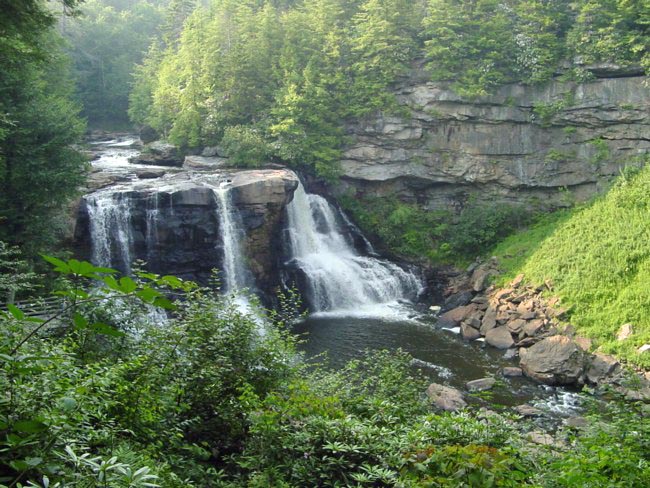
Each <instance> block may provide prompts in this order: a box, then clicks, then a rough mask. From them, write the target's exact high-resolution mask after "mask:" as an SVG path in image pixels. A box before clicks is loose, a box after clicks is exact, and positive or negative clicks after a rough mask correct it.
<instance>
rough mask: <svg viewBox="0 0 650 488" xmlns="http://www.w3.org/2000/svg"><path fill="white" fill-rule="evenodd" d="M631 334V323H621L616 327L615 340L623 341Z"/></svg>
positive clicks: (632, 330) (632, 329)
mask: <svg viewBox="0 0 650 488" xmlns="http://www.w3.org/2000/svg"><path fill="white" fill-rule="evenodd" d="M632 334H634V328H633V327H632V324H623V325H621V328H620V329H618V333H617V334H616V340H618V341H624V340H625V339H627V338H628V337H630V336H631V335H632Z"/></svg>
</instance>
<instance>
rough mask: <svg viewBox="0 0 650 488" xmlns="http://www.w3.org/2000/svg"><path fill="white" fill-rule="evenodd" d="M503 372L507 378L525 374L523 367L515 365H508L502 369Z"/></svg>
mask: <svg viewBox="0 0 650 488" xmlns="http://www.w3.org/2000/svg"><path fill="white" fill-rule="evenodd" d="M501 373H502V374H503V376H505V377H507V378H516V377H517V376H523V374H524V372H523V370H522V369H521V368H516V367H514V366H506V367H505V368H503V369H502V370H501Z"/></svg>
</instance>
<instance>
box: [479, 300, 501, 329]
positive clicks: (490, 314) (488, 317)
mask: <svg viewBox="0 0 650 488" xmlns="http://www.w3.org/2000/svg"><path fill="white" fill-rule="evenodd" d="M496 326H497V311H496V310H495V309H494V308H492V307H488V309H487V310H486V311H485V314H484V315H483V320H482V322H481V329H480V330H481V334H483V335H486V334H487V332H488V330H490V329H494V328H495V327H496Z"/></svg>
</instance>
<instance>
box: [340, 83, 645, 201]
mask: <svg viewBox="0 0 650 488" xmlns="http://www.w3.org/2000/svg"><path fill="white" fill-rule="evenodd" d="M607 74H608V75H612V74H611V73H607ZM618 75H620V76H621V77H611V78H602V79H596V80H595V81H593V82H590V83H583V84H577V83H573V82H565V83H562V82H551V83H548V84H547V85H545V86H524V85H519V84H513V85H507V86H504V87H502V88H501V89H500V90H499V91H498V93H496V94H494V95H491V96H486V97H482V98H479V99H475V100H468V99H463V98H461V97H460V96H458V95H457V94H455V93H454V92H453V91H452V90H451V89H450V88H449V86H448V85H446V84H444V83H437V84H434V83H427V82H419V81H415V79H414V81H411V82H410V83H408V84H405V85H404V86H402V87H401V88H399V89H398V91H397V98H398V100H399V102H400V103H401V104H402V105H403V106H404V107H405V108H406V109H407V111H408V112H410V116H407V117H387V116H378V117H377V118H374V119H367V120H365V121H362V122H359V123H355V124H353V125H350V126H349V127H348V130H349V132H350V134H351V136H352V138H353V143H352V144H351V145H350V146H349V148H348V149H347V150H346V151H345V153H344V156H343V160H342V162H341V164H342V169H343V178H344V181H345V182H346V186H347V188H345V189H346V190H349V189H350V188H352V189H353V190H355V191H357V192H359V193H365V194H370V195H375V196H383V195H398V196H400V198H402V199H404V200H407V201H417V202H418V203H420V204H423V205H424V206H425V207H427V208H429V209H458V208H459V207H462V205H463V204H464V203H465V202H466V201H467V199H468V198H469V197H470V195H475V198H477V200H478V201H479V202H494V201H496V202H506V203H507V202H516V203H524V204H531V205H533V204H540V203H541V204H542V205H545V206H549V207H560V206H564V205H566V204H567V203H569V202H568V200H573V199H577V200H584V199H586V198H589V197H590V196H592V195H594V194H595V193H597V192H599V191H601V190H602V189H604V188H606V187H607V184H608V182H609V181H610V180H611V178H612V177H613V176H616V175H618V174H619V171H620V170H621V168H622V167H624V166H625V165H633V164H640V162H641V161H642V160H643V159H644V158H645V157H647V155H648V154H649V153H650V89H649V88H648V87H646V86H645V85H644V81H646V80H647V79H646V78H644V77H642V76H631V75H630V73H618ZM632 75H633V73H632ZM567 190H568V191H567Z"/></svg>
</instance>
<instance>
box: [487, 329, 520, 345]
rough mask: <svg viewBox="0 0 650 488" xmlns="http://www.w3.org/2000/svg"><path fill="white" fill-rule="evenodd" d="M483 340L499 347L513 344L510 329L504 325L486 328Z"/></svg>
mask: <svg viewBox="0 0 650 488" xmlns="http://www.w3.org/2000/svg"><path fill="white" fill-rule="evenodd" d="M485 342H487V343H488V344H490V345H491V346H494V347H496V348H499V349H508V348H510V347H512V346H514V345H515V341H514V340H513V339H512V335H511V334H510V330H508V327H505V326H501V327H496V328H495V329H490V330H488V331H487V333H486V334H485Z"/></svg>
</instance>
